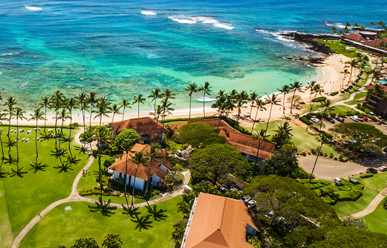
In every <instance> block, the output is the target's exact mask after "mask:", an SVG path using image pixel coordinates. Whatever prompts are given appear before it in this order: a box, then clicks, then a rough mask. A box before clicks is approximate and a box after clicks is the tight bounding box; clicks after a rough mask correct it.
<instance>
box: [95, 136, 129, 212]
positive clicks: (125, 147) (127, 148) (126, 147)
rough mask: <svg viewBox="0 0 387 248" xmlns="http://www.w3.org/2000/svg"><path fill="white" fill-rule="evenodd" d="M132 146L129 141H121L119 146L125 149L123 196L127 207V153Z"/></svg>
mask: <svg viewBox="0 0 387 248" xmlns="http://www.w3.org/2000/svg"><path fill="white" fill-rule="evenodd" d="M132 147H133V145H132V144H131V143H129V142H122V145H121V148H122V149H123V150H124V151H125V155H126V159H125V180H124V181H125V182H124V196H125V200H126V204H127V205H128V208H129V202H128V197H127V194H126V186H127V184H126V178H127V175H128V154H129V151H130V149H131V148H132ZM100 168H101V167H100Z"/></svg>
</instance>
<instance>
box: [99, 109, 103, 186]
mask: <svg viewBox="0 0 387 248" xmlns="http://www.w3.org/2000/svg"><path fill="white" fill-rule="evenodd" d="M101 126H102V114H101V117H100V118H99V129H100V130H101ZM101 150H102V144H101V142H98V175H99V184H100V186H101V187H102V181H101V179H102V173H101Z"/></svg>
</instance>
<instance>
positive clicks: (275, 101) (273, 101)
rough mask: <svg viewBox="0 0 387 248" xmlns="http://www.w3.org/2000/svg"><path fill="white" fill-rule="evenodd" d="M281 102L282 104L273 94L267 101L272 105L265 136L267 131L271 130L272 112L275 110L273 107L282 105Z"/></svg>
mask: <svg viewBox="0 0 387 248" xmlns="http://www.w3.org/2000/svg"><path fill="white" fill-rule="evenodd" d="M279 102H280V100H279V99H278V95H276V94H272V95H271V97H270V98H269V99H267V101H266V103H267V104H270V113H269V119H268V120H267V125H266V131H265V134H266V133H267V129H268V128H269V122H270V117H271V111H272V109H273V105H280V104H279Z"/></svg>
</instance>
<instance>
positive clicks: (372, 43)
mask: <svg viewBox="0 0 387 248" xmlns="http://www.w3.org/2000/svg"><path fill="white" fill-rule="evenodd" d="M382 41H384V42H387V38H384V39H377V40H369V41H366V42H364V44H365V45H368V46H373V47H378V46H379V44H380V42H382Z"/></svg>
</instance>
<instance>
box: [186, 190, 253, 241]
mask: <svg viewBox="0 0 387 248" xmlns="http://www.w3.org/2000/svg"><path fill="white" fill-rule="evenodd" d="M259 230H260V228H259V222H258V221H257V220H254V219H253V218H252V217H251V216H250V215H249V214H248V209H247V207H246V206H245V204H244V202H243V201H240V200H235V199H231V198H226V197H222V196H216V195H211V194H206V193H200V195H199V197H197V198H196V199H195V202H194V204H193V206H192V209H191V214H190V216H189V219H188V222H187V227H186V230H185V233H184V236H183V241H182V244H181V248H193V247H195V248H207V247H212V248H221V247H222V248H223V247H224V248H226V247H229V248H252V247H253V246H252V245H250V244H249V243H247V241H246V236H247V234H251V235H254V234H256V233H257V232H259Z"/></svg>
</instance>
